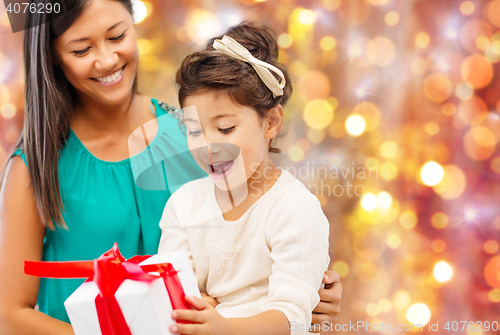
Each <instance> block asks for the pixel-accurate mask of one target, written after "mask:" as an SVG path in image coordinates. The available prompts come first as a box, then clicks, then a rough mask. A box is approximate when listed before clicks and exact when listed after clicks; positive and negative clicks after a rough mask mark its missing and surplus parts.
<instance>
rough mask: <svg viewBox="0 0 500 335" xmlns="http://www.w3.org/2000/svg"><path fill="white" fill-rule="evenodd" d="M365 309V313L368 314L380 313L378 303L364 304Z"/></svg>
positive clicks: (375, 314)
mask: <svg viewBox="0 0 500 335" xmlns="http://www.w3.org/2000/svg"><path fill="white" fill-rule="evenodd" d="M365 311H366V314H368V315H369V316H377V315H378V314H379V313H380V309H379V308H378V305H377V304H375V303H373V302H372V303H369V304H368V305H366V309H365Z"/></svg>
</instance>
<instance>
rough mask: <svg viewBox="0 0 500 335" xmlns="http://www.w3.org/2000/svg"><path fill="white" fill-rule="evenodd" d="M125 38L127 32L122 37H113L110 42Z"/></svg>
mask: <svg viewBox="0 0 500 335" xmlns="http://www.w3.org/2000/svg"><path fill="white" fill-rule="evenodd" d="M124 37H125V32H123V33H122V34H121V35H120V36H116V37H112V38H110V40H112V41H119V40H121V39H123V38H124Z"/></svg>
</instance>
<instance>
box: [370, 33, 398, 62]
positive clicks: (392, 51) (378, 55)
mask: <svg viewBox="0 0 500 335" xmlns="http://www.w3.org/2000/svg"><path fill="white" fill-rule="evenodd" d="M366 56H367V57H368V60H369V61H370V62H371V63H372V64H375V65H377V66H380V67H386V66H388V65H390V64H391V63H392V62H393V61H394V59H395V58H396V46H395V45H394V43H393V42H392V41H391V40H390V39H388V38H387V37H383V36H380V37H376V38H374V39H372V40H370V42H368V46H367V48H366Z"/></svg>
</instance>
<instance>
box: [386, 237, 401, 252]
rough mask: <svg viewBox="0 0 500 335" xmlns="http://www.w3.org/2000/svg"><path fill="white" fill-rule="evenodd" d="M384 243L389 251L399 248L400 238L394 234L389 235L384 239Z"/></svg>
mask: <svg viewBox="0 0 500 335" xmlns="http://www.w3.org/2000/svg"><path fill="white" fill-rule="evenodd" d="M385 243H386V244H387V246H388V247H389V248H391V249H397V248H399V247H400V246H401V237H399V235H396V234H393V233H391V234H389V235H387V238H386V239H385Z"/></svg>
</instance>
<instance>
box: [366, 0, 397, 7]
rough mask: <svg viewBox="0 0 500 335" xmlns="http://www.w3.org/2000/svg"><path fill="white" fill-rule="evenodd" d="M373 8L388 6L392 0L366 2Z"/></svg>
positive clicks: (368, 0)
mask: <svg viewBox="0 0 500 335" xmlns="http://www.w3.org/2000/svg"><path fill="white" fill-rule="evenodd" d="M365 1H366V2H367V3H369V4H370V5H372V6H384V5H387V4H388V3H389V2H391V0H365Z"/></svg>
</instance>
